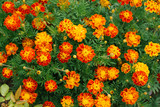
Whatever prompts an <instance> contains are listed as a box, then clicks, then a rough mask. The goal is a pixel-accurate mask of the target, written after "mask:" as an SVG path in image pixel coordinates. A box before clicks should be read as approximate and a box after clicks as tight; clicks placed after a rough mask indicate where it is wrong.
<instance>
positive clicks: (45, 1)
mask: <svg viewBox="0 0 160 107" xmlns="http://www.w3.org/2000/svg"><path fill="white" fill-rule="evenodd" d="M47 2H48V0H38V3H42V5H44V4H47Z"/></svg>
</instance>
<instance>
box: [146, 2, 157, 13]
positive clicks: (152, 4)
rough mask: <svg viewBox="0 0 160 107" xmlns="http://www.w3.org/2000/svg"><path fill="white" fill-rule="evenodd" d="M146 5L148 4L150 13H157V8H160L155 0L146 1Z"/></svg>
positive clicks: (147, 9)
mask: <svg viewBox="0 0 160 107" xmlns="http://www.w3.org/2000/svg"><path fill="white" fill-rule="evenodd" d="M144 6H147V7H146V8H145V10H146V11H149V12H150V13H153V12H155V13H157V9H158V5H157V2H155V1H153V0H147V1H146V2H145V3H144Z"/></svg>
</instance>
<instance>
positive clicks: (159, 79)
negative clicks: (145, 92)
mask: <svg viewBox="0 0 160 107" xmlns="http://www.w3.org/2000/svg"><path fill="white" fill-rule="evenodd" d="M157 81H158V82H159V83H160V73H158V74H157Z"/></svg>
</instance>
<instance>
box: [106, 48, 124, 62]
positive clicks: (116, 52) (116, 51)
mask: <svg viewBox="0 0 160 107" xmlns="http://www.w3.org/2000/svg"><path fill="white" fill-rule="evenodd" d="M120 51H121V50H120V49H119V48H118V47H117V46H115V45H110V46H109V47H108V48H107V55H110V57H111V58H112V59H117V58H118V57H119V56H120V55H121V52H120Z"/></svg>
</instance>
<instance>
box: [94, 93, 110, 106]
mask: <svg viewBox="0 0 160 107" xmlns="http://www.w3.org/2000/svg"><path fill="white" fill-rule="evenodd" d="M94 104H95V107H111V100H110V98H109V97H108V96H106V95H105V94H98V95H97V96H96V99H95V100H94Z"/></svg>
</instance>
